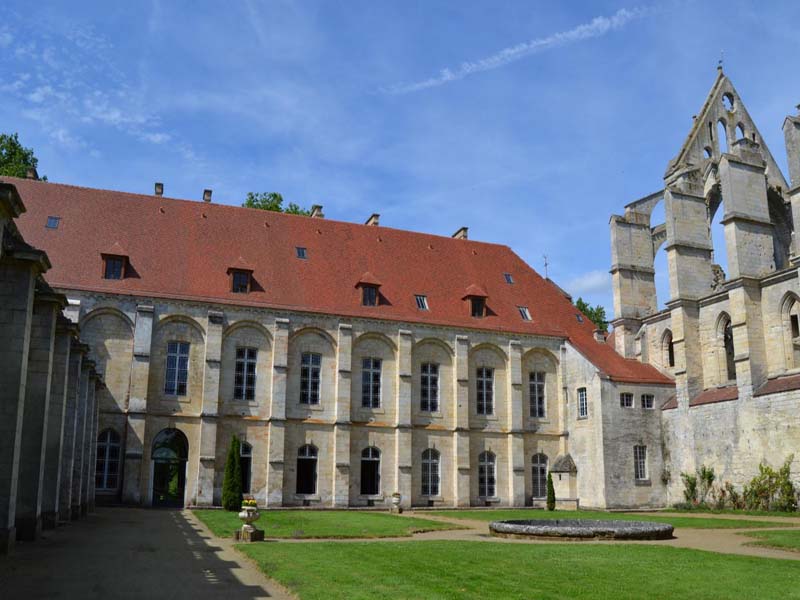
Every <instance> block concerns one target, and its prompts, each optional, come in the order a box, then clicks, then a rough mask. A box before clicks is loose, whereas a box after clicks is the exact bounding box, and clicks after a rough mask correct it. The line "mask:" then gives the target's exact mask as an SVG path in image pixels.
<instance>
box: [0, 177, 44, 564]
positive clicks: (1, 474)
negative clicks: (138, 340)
mask: <svg viewBox="0 0 800 600" xmlns="http://www.w3.org/2000/svg"><path fill="white" fill-rule="evenodd" d="M12 189H13V188H12ZM0 192H2V188H0ZM0 200H3V195H2V194H0ZM3 206H4V205H3V203H2V202H0V208H2V207H3ZM20 206H21V205H20ZM11 216H12V217H14V216H17V214H16V213H12V214H11ZM3 229H4V230H6V227H4V228H3ZM8 237H9V233H8V232H7V231H6V233H4V234H3V248H2V249H0V253H2V255H0V364H1V365H2V366H3V367H2V368H1V369H0V554H3V553H6V552H10V551H11V550H13V548H14V541H15V539H16V524H15V521H16V505H17V478H18V473H19V459H20V443H21V440H22V437H21V435H22V417H23V409H24V405H25V386H26V380H27V374H28V373H27V370H28V349H29V347H30V328H31V320H32V313H33V295H34V282H35V278H36V276H37V275H38V274H39V273H41V272H43V271H44V270H46V267H47V265H46V260H47V258H46V257H44V256H43V255H40V256H39V259H40V262H37V261H34V260H20V259H18V258H17V253H16V252H13V251H9V250H8V249H7V246H8V245H9V244H11V243H13V240H11V239H7V238H8ZM9 254H11V256H9Z"/></svg>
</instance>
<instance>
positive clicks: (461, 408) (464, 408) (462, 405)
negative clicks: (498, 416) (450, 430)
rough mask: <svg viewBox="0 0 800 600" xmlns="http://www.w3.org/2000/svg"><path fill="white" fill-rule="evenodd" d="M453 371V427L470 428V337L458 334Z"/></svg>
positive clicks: (459, 428) (457, 428) (465, 429)
mask: <svg viewBox="0 0 800 600" xmlns="http://www.w3.org/2000/svg"><path fill="white" fill-rule="evenodd" d="M454 366H455V368H454V369H453V373H454V375H455V382H454V385H453V389H454V390H455V400H456V402H455V410H454V411H453V414H454V416H455V422H454V423H453V427H454V429H456V430H464V431H467V430H469V337H467V336H466V335H457V336H456V343H455V358H454Z"/></svg>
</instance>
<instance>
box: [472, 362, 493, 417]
mask: <svg viewBox="0 0 800 600" xmlns="http://www.w3.org/2000/svg"><path fill="white" fill-rule="evenodd" d="M476 385H477V392H478V394H477V400H478V407H477V408H478V414H479V415H491V414H494V369H492V368H490V367H478V370H477V371H476Z"/></svg>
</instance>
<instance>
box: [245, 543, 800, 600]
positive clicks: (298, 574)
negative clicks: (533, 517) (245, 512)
mask: <svg viewBox="0 0 800 600" xmlns="http://www.w3.org/2000/svg"><path fill="white" fill-rule="evenodd" d="M237 549H238V550H239V551H241V552H243V553H244V554H246V555H247V556H249V557H251V558H253V559H254V560H255V561H256V562H257V563H258V565H259V567H260V568H261V569H262V571H264V573H265V574H266V575H268V576H269V577H272V578H273V579H276V580H277V581H279V582H280V583H282V584H283V585H285V586H286V587H288V588H289V589H290V590H292V591H293V592H295V593H296V594H298V595H299V596H300V598H302V600H315V599H320V600H323V599H325V600H327V599H328V598H348V599H350V600H358V599H365V598H391V599H392V600H397V599H400V598H425V599H436V598H504V599H505V598H526V599H527V598H537V599H547V598H553V599H555V598H558V599H565V598H635V599H637V600H638V599H640V598H648V599H650V598H694V599H702V598H714V599H720V598H737V599H738V598H782V599H788V598H800V587H797V586H795V585H793V584H792V583H791V582H792V581H796V580H797V572H798V571H797V569H798V565H797V563H795V562H794V561H786V560H771V559H764V558H754V557H749V556H735V555H726V554H717V553H712V552H702V551H699V550H686V549H682V548H671V547H667V546H646V545H633V544H620V545H598V544H584V543H579V542H578V543H573V544H506V543H497V542H457V541H424V542H423V541H416V542H415V541H409V542H391V543H390V542H352V543H336V542H310V543H306V544H241V545H238V546H237Z"/></svg>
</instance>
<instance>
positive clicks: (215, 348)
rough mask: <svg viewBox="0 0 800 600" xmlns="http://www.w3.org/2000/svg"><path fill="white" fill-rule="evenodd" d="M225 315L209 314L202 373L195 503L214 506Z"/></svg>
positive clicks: (211, 312)
mask: <svg viewBox="0 0 800 600" xmlns="http://www.w3.org/2000/svg"><path fill="white" fill-rule="evenodd" d="M223 321H224V315H223V314H222V313H221V312H218V311H215V310H210V311H208V324H207V328H206V332H207V333H206V362H205V368H204V372H203V411H202V414H201V417H200V451H199V452H198V455H199V458H198V464H197V465H196V468H197V487H196V488H195V492H194V498H193V499H192V503H193V504H196V505H197V506H211V505H212V504H214V467H215V464H216V451H217V414H218V410H219V407H218V404H219V370H220V364H221V360H222V326H223Z"/></svg>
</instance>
